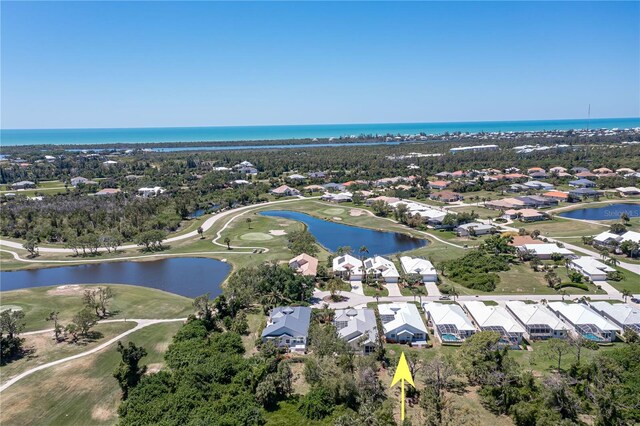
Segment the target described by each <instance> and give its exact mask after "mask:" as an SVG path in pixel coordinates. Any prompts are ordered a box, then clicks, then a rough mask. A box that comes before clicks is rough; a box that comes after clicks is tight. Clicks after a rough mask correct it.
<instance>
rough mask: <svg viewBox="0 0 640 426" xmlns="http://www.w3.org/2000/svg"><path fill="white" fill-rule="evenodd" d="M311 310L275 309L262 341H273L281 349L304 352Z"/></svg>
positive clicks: (293, 307)
mask: <svg viewBox="0 0 640 426" xmlns="http://www.w3.org/2000/svg"><path fill="white" fill-rule="evenodd" d="M310 322H311V308H309V307H306V306H281V307H277V308H273V309H272V310H271V313H270V314H269V319H268V321H267V326H266V327H265V329H264V330H263V331H262V341H263V342H267V341H272V342H274V343H275V344H276V346H278V347H280V348H288V349H289V350H291V351H295V352H304V351H305V350H306V348H307V338H308V334H309V323H310Z"/></svg>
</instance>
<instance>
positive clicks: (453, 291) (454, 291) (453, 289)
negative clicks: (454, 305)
mask: <svg viewBox="0 0 640 426" xmlns="http://www.w3.org/2000/svg"><path fill="white" fill-rule="evenodd" d="M449 295H451V297H453V301H454V302H455V301H456V299H457V298H458V296H460V293H459V292H458V289H456V287H455V286H451V290H449Z"/></svg>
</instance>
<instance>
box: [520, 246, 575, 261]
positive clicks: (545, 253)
mask: <svg viewBox="0 0 640 426" xmlns="http://www.w3.org/2000/svg"><path fill="white" fill-rule="evenodd" d="M518 250H520V251H527V252H529V253H530V254H531V255H533V256H535V257H537V258H538V259H541V260H548V259H552V258H553V256H554V255H559V256H561V257H568V258H574V257H576V255H575V254H573V252H572V251H570V250H568V249H566V248H564V247H558V245H557V244H553V243H545V244H525V245H523V246H520V247H518Z"/></svg>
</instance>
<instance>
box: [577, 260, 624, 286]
mask: <svg viewBox="0 0 640 426" xmlns="http://www.w3.org/2000/svg"><path fill="white" fill-rule="evenodd" d="M569 267H570V268H571V269H575V270H576V271H578V272H580V273H581V274H582V275H584V276H585V277H587V278H589V279H590V280H591V281H605V280H606V279H607V273H608V272H615V269H613V268H612V267H611V266H609V265H607V264H604V263H602V262H600V261H599V260H597V259H596V258H594V257H591V256H581V257H579V258H577V259H573V260H571V263H569Z"/></svg>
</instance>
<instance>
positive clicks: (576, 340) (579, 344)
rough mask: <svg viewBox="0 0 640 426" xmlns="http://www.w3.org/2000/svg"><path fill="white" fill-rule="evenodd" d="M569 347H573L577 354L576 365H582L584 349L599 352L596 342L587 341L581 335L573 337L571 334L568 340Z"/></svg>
mask: <svg viewBox="0 0 640 426" xmlns="http://www.w3.org/2000/svg"><path fill="white" fill-rule="evenodd" d="M568 343H569V345H571V346H573V348H574V350H575V354H576V364H578V365H579V364H580V359H581V356H582V348H586V349H590V350H593V351H596V350H598V348H599V346H598V344H597V343H596V342H594V341H592V340H589V339H585V338H584V337H582V336H581V335H575V336H574V335H571V334H569V338H568Z"/></svg>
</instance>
